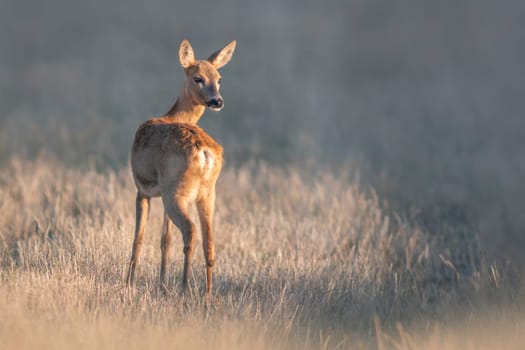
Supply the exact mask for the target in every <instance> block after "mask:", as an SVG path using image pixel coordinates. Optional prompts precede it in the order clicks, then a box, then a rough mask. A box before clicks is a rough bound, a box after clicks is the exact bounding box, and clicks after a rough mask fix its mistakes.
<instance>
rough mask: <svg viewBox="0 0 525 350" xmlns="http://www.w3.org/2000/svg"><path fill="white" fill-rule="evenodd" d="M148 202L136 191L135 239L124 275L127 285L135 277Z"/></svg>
mask: <svg viewBox="0 0 525 350" xmlns="http://www.w3.org/2000/svg"><path fill="white" fill-rule="evenodd" d="M149 202H150V198H149V197H146V196H144V195H143V194H141V193H140V192H137V199H136V223H135V239H134V240H133V248H132V250H131V259H130V262H129V268H128V275H127V277H126V285H127V286H128V287H129V286H132V285H133V281H134V279H135V268H136V267H137V265H138V263H139V256H140V249H141V247H142V239H143V237H144V229H145V227H146V221H147V219H148V215H149Z"/></svg>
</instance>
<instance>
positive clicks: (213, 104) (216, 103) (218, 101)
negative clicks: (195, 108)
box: [208, 97, 224, 108]
mask: <svg viewBox="0 0 525 350" xmlns="http://www.w3.org/2000/svg"><path fill="white" fill-rule="evenodd" d="M223 106H224V100H223V99H222V98H221V97H217V98H212V99H211V100H209V101H208V107H210V108H222V107H223Z"/></svg>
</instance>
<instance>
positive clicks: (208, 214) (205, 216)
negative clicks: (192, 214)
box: [197, 188, 215, 296]
mask: <svg viewBox="0 0 525 350" xmlns="http://www.w3.org/2000/svg"><path fill="white" fill-rule="evenodd" d="M214 207H215V188H212V189H210V191H209V193H207V195H206V196H204V197H203V198H201V199H199V200H198V201H197V209H198V211H199V219H200V222H201V227H202V249H203V251H204V258H205V260H206V295H208V296H209V295H210V292H211V287H212V274H213V265H214V264H215V246H214V244H213V230H212V225H213V211H214Z"/></svg>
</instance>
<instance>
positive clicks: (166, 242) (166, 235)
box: [160, 211, 172, 292]
mask: <svg viewBox="0 0 525 350" xmlns="http://www.w3.org/2000/svg"><path fill="white" fill-rule="evenodd" d="M171 229H172V224H171V219H170V218H169V216H168V214H167V213H166V211H164V223H163V225H162V237H161V240H160V249H161V253H162V257H161V261H160V288H161V290H162V291H164V292H166V291H167V285H166V271H167V268H168V263H169V258H170V256H169V252H170V244H171V239H172V230H171Z"/></svg>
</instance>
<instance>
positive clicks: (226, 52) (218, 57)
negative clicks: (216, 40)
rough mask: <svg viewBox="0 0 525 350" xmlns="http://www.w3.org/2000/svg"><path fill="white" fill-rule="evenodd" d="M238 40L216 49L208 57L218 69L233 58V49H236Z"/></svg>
mask: <svg viewBox="0 0 525 350" xmlns="http://www.w3.org/2000/svg"><path fill="white" fill-rule="evenodd" d="M236 44H237V42H236V41H235V40H233V41H232V42H230V43H229V44H228V45H226V46H225V47H223V48H222V49H220V50H218V51H215V52H214V53H212V54H211V56H210V57H208V62H210V63H211V64H213V66H214V67H215V68H216V69H219V68H221V67H224V66H225V65H226V64H227V63H228V62H230V60H231V59H232V55H233V51H235V45H236Z"/></svg>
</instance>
